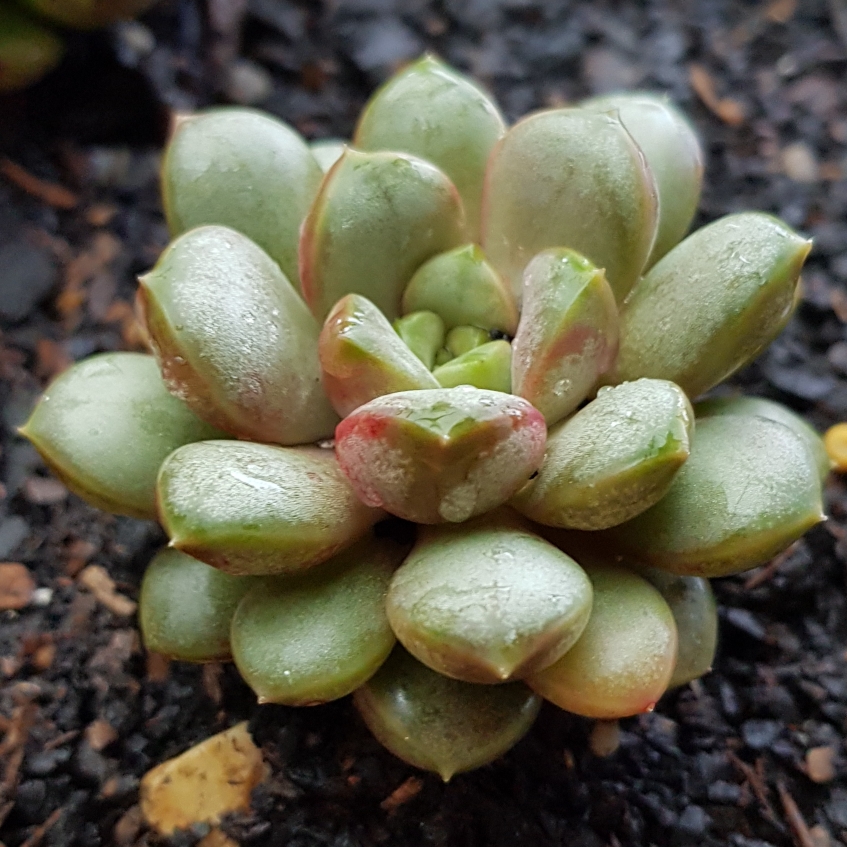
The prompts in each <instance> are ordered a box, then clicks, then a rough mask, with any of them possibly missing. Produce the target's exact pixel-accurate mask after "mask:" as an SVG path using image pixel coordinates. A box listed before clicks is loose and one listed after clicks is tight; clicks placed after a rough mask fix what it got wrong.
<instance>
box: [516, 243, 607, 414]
mask: <svg viewBox="0 0 847 847" xmlns="http://www.w3.org/2000/svg"><path fill="white" fill-rule="evenodd" d="M523 291H524V293H523V309H522V311H521V321H520V324H519V326H518V331H517V334H516V335H515V339H514V341H513V342H512V385H513V386H514V392H515V394H517V395H518V396H520V397H524V398H526V399H527V400H529V402H530V403H532V405H533V406H535V408H536V409H538V410H539V411H540V412H541V413H542V414H543V415H544V419H545V420H546V421H547V426H552V425H553V424H554V423H556V422H557V421H560V420H561V419H562V418H564V417H565V416H567V415H569V414H570V413H571V412H573V411H574V410H575V409H576V408H577V407H578V406H579V404H580V403H581V402H582V401H583V400H584V399H585V398H586V397H587V396H588V395H589V393H590V392H591V390H592V389H593V388H594V386H595V384H596V383H597V380H598V379H599V377H600V376H601V375H602V374H604V373H605V372H606V371H607V370H608V369H609V368H610V367H611V366H612V364H613V362H614V360H615V355H616V353H617V350H618V310H617V307H616V305H615V295H614V294H613V293H612V289H611V288H610V287H609V284H608V282H606V277H605V274H604V273H603V271H601V270H598V269H597V268H596V267H595V266H594V265H593V264H591V262H589V261H588V260H587V259H586V258H585V257H584V256H581V255H580V254H579V253H575V252H574V251H573V250H567V249H564V248H556V249H553V250H545V251H544V252H542V253H539V254H538V255H537V256H536V257H535V258H534V259H533V260H532V261H531V262H530V263H529V265H528V266H527V269H526V271H525V272H524V277H523Z"/></svg>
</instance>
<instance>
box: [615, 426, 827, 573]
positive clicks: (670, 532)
mask: <svg viewBox="0 0 847 847" xmlns="http://www.w3.org/2000/svg"><path fill="white" fill-rule="evenodd" d="M823 519H824V514H823V509H822V505H821V483H820V478H819V476H818V469H817V465H816V463H815V459H814V456H813V455H812V453H811V451H810V450H809V447H808V445H807V443H806V440H805V439H804V438H802V437H801V436H799V435H797V433H796V432H794V431H793V430H791V429H789V428H788V427H787V426H785V425H784V424H781V423H778V422H776V421H772V420H768V419H766V418H761V417H742V416H739V415H725V416H724V415H719V416H716V417H711V418H703V419H701V420H699V421H698V422H697V434H696V438H695V439H694V443H693V445H692V450H691V457H690V458H689V460H688V461H687V462H686V463H685V465H684V466H683V467H682V468H681V469H680V471H679V473H678V474H677V476H676V479H675V480H674V482H673V485H672V486H671V488H670V490H669V491H668V493H667V494H666V495H665V496H664V497H663V498H662V499H661V500H660V501H659V502H658V503H657V504H656V505H655V506H653V507H652V508H651V509H648V510H647V511H646V512H644V513H643V514H641V515H639V516H638V517H637V518H634V519H633V520H631V521H629V522H628V523H626V524H624V525H623V526H620V527H617V528H615V529H614V530H612V531H611V532H610V536H609V537H610V538H611V539H612V540H613V541H614V543H616V544H617V545H618V546H620V547H621V548H622V549H623V550H624V551H625V552H626V553H628V554H629V555H631V556H632V558H633V559H635V560H637V561H640V562H642V563H643V564H646V565H652V566H653V567H657V568H662V569H664V570H667V571H671V572H672V573H677V574H687V575H690V576H707V577H713V576H724V575H726V574H730V573H737V572H739V571H743V570H747V569H748V568H752V567H755V566H756V565H761V564H763V563H764V562H766V561H768V559H770V558H771V557H772V556H775V555H776V554H777V553H779V552H780V551H782V550H784V549H785V548H786V547H788V545H789V544H791V542H792V541H794V540H795V539H797V538H799V537H800V536H801V535H802V534H803V533H804V532H805V531H806V530H807V529H809V528H810V527H812V526H814V525H815V524H816V523H818V522H819V521H821V520H823Z"/></svg>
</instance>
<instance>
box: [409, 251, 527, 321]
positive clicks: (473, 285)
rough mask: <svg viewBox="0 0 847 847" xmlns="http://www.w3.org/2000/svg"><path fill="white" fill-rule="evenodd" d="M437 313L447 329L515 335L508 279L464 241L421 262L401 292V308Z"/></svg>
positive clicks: (515, 315)
mask: <svg viewBox="0 0 847 847" xmlns="http://www.w3.org/2000/svg"><path fill="white" fill-rule="evenodd" d="M419 309H429V310H431V311H433V312H437V313H438V314H439V315H440V316H441V317H442V318H443V319H444V324H445V326H446V327H447V329H452V328H453V327H456V326H476V327H481V328H483V329H487V330H492V329H496V330H499V331H500V332H505V333H506V334H507V335H510V336H511V335H514V334H515V330H516V329H517V326H518V307H517V303H515V298H514V296H513V294H512V290H511V287H510V285H509V284H508V282H506V280H504V279H503V277H502V276H500V274H499V273H497V271H496V270H494V268H493V267H492V266H491V264H490V263H489V262H488V261H487V260H486V258H485V254H484V253H483V252H482V250H481V249H480V248H479V247H478V246H477V245H476V244H464V245H462V246H461V247H457V248H456V249H455V250H449V251H448V252H446V253H441V254H440V255H438V256H434V257H433V258H432V259H430V260H429V261H427V262H425V263H424V264H423V265H421V267H420V268H418V270H417V271H416V272H415V275H414V276H413V277H412V279H411V280H410V282H409V284H408V286H406V290H405V291H404V292H403V311H404V312H406V313H408V312H413V311H417V310H419Z"/></svg>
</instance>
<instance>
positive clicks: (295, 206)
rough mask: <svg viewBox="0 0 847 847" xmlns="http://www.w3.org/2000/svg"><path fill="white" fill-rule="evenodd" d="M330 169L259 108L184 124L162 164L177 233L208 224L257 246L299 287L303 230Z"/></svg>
mask: <svg viewBox="0 0 847 847" xmlns="http://www.w3.org/2000/svg"><path fill="white" fill-rule="evenodd" d="M322 177H323V171H322V170H321V168H320V166H319V165H318V163H317V161H316V160H315V157H314V156H313V155H312V153H311V151H310V150H309V147H308V145H307V144H306V142H305V141H304V140H303V139H302V138H301V137H300V136H299V135H298V134H297V133H296V132H295V131H294V130H293V129H291V128H290V127H289V126H287V125H286V124H284V123H283V122H282V121H279V120H277V119H276V118H274V117H272V116H270V115H266V114H263V113H261V112H257V111H253V110H252V109H242V108H224V109H212V110H210V111H208V112H203V113H200V114H197V115H192V116H191V117H189V118H186V119H185V120H183V121H180V123H179V125H178V126H177V128H176V130H175V131H174V135H173V137H172V138H171V140H170V143H169V144H168V146H167V149H166V150H165V157H164V160H163V162H162V200H163V203H164V206H165V217H166V218H167V221H168V227H169V228H170V231H171V235H173V236H177V235H180V234H182V233H183V232H186V231H188V230H190V229H193V228H194V227H198V226H202V225H204V224H220V225H222V226H227V227H231V228H232V229H236V230H238V231H239V232H241V233H243V234H244V235H246V236H247V237H248V238H250V239H251V240H253V241H255V242H256V244H258V245H259V246H260V247H261V248H262V249H263V250H265V252H266V253H267V254H268V255H269V256H270V257H271V258H272V259H273V260H274V261H275V262H277V263H278V264H279V266H280V267H281V268H282V272H283V273H284V274H285V275H286V276H287V277H288V279H290V280H291V281H292V282H293V283H294V284H295V285H297V280H298V278H299V277H298V270H297V245H298V240H299V237H300V225H301V224H302V223H303V220H304V218H305V217H306V214H307V212H308V211H309V207H310V206H311V204H312V201H313V200H314V198H315V195H316V194H317V191H318V186H319V185H320V183H321V179H322Z"/></svg>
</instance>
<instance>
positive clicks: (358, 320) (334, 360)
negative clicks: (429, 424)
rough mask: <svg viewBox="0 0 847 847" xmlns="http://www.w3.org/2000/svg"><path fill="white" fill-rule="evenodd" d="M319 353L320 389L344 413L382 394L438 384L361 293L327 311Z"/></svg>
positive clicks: (345, 299) (336, 409) (345, 298)
mask: <svg viewBox="0 0 847 847" xmlns="http://www.w3.org/2000/svg"><path fill="white" fill-rule="evenodd" d="M436 320H437V317H436ZM318 353H319V356H320V360H321V370H322V377H323V385H324V389H325V390H326V393H327V396H328V397H329V400H330V402H331V403H332V405H333V407H334V409H335V411H336V412H338V414H339V415H341V416H342V417H344V416H345V415H349V414H350V412H352V411H353V410H354V409H356V408H358V407H359V406H362V405H363V404H365V403H367V402H368V401H369V400H373V399H374V398H376V397H381V396H382V395H383V394H391V393H393V392H396V391H412V390H413V389H419V388H437V387H438V381H437V380H436V379H435V377H434V376H433V375H432V374H431V373H430V372H429V370H428V368H427V367H426V366H425V365H424V364H423V362H421V360H420V359H419V358H418V357H417V356H416V355H415V354H414V353H413V352H412V351H411V350H410V349H409V348H408V347H407V346H406V344H405V343H404V342H403V339H402V338H401V337H400V336H399V335H398V334H397V332H396V331H395V330H394V328H393V327H392V326H391V324H390V323H388V320H387V319H386V318H385V316H384V315H383V314H382V312H380V311H379V309H377V307H376V306H374V304H373V303H371V301H370V300H368V299H367V298H366V297H362V295H361V294H348V295H347V296H346V297H342V298H341V300H339V301H338V303H337V304H336V305H335V308H334V309H333V310H332V311H331V312H330V313H329V316H328V317H327V319H326V323H324V327H323V329H322V330H321V335H320V339H319V341H318Z"/></svg>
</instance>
